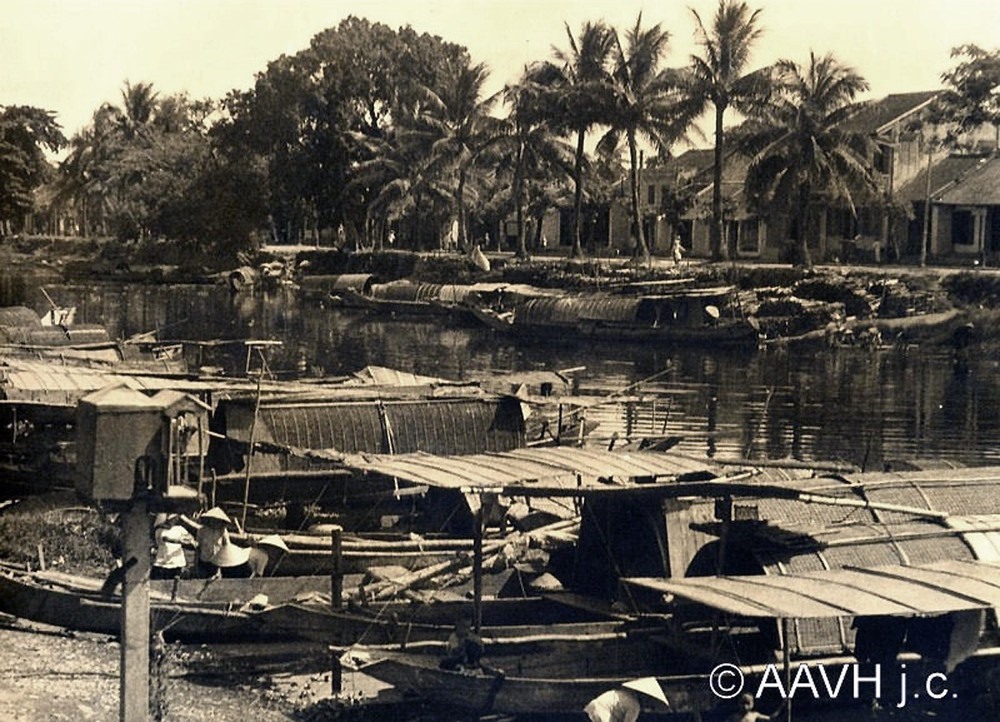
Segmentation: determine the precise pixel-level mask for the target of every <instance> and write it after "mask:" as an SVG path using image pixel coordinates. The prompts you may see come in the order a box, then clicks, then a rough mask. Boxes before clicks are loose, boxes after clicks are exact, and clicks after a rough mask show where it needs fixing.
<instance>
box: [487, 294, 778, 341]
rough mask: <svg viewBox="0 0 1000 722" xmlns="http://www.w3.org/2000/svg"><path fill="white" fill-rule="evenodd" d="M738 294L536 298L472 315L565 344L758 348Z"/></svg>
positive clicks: (493, 325)
mask: <svg viewBox="0 0 1000 722" xmlns="http://www.w3.org/2000/svg"><path fill="white" fill-rule="evenodd" d="M732 293H733V289H731V288H729V287H720V288H688V289H677V290H675V291H672V292H670V293H662V294H658V295H647V296H624V295H612V294H588V295H563V296H553V297H546V298H533V299H529V300H526V301H524V302H521V303H516V304H513V305H511V306H508V307H506V308H503V309H499V310H498V309H497V308H487V307H473V308H472V309H471V310H472V313H473V315H474V316H475V317H476V318H477V319H478V320H479V321H480V322H482V323H483V324H485V325H486V326H488V327H490V328H492V329H493V330H495V331H499V332H502V333H506V334H513V335H516V336H521V337H526V338H532V339H543V340H549V341H556V342H560V343H565V342H566V341H569V340H580V339H597V340H613V341H616V342H620V341H635V342H642V343H655V342H665V343H677V344H703V343H706V344H707V343H711V344H713V345H719V344H723V345H727V346H756V345H757V341H758V337H759V334H758V330H757V328H756V326H755V324H754V323H753V321H752V319H749V318H744V317H743V316H742V315H741V314H739V313H737V312H736V310H735V309H731V308H728V306H727V302H728V298H729V296H731V295H732ZM727 309H728V310H727Z"/></svg>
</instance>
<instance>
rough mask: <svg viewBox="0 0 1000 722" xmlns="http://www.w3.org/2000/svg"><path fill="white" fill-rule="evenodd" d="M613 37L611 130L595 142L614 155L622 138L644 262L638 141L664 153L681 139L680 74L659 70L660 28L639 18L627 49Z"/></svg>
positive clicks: (663, 43)
mask: <svg viewBox="0 0 1000 722" xmlns="http://www.w3.org/2000/svg"><path fill="white" fill-rule="evenodd" d="M615 38H616V43H615V68H614V73H613V81H614V84H613V86H612V101H613V105H612V115H611V117H610V119H609V120H610V122H609V125H610V129H609V130H608V132H607V133H606V134H605V135H604V136H603V137H602V138H601V140H600V142H599V143H598V150H599V151H600V152H603V153H611V152H614V150H616V149H617V148H618V146H619V144H620V142H621V141H622V139H623V138H624V141H625V143H626V147H627V148H628V154H629V187H630V189H631V206H632V224H633V228H634V234H635V241H636V243H635V248H634V256H635V258H636V259H641V260H644V261H648V260H649V247H648V246H647V244H646V234H645V231H644V230H643V226H642V218H641V216H640V214H639V185H638V184H639V140H640V139H645V140H646V141H648V142H649V143H651V144H652V145H653V147H654V148H655V149H656V150H657V151H661V152H666V151H667V150H668V149H669V147H670V146H671V145H672V144H673V143H674V142H675V141H677V140H678V139H680V138H681V137H683V136H684V132H685V130H686V129H687V127H688V124H689V121H688V119H687V117H685V116H684V115H683V114H680V113H678V112H677V109H678V106H679V103H680V96H679V94H678V92H677V89H678V87H679V77H678V75H677V74H676V73H674V72H672V71H666V70H661V69H660V64H661V62H662V61H663V58H664V56H665V55H666V52H667V41H668V38H669V35H668V33H667V31H666V30H664V29H663V28H661V27H660V25H659V24H657V25H654V26H652V27H651V28H643V27H642V15H641V14H640V15H639V17H638V19H637V20H636V23H635V26H634V27H632V28H630V29H629V31H628V32H627V33H626V35H625V45H622V43H621V40H620V38H619V37H618V35H617V34H616V35H615Z"/></svg>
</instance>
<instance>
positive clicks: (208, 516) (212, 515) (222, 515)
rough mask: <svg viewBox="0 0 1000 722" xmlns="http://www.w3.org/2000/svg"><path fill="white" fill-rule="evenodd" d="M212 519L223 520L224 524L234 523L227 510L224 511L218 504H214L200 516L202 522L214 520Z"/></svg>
mask: <svg viewBox="0 0 1000 722" xmlns="http://www.w3.org/2000/svg"><path fill="white" fill-rule="evenodd" d="M212 520H214V521H221V522H222V523H223V524H232V523H233V520H232V519H230V518H229V515H228V514H226V512H224V511H222V509H220V508H219V507H217V506H213V507H212V508H211V509H209V510H208V511H206V512H205V513H204V514H202V515H201V517H200V521H202V522H206V521H212Z"/></svg>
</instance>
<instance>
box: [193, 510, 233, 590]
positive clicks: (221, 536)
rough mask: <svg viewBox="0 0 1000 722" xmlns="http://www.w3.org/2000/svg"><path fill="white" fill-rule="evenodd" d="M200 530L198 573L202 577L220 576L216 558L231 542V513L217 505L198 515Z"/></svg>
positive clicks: (197, 539)
mask: <svg viewBox="0 0 1000 722" xmlns="http://www.w3.org/2000/svg"><path fill="white" fill-rule="evenodd" d="M198 522H199V524H200V526H198V531H197V533H196V535H195V539H196V541H197V544H198V559H197V564H196V571H197V575H198V576H199V577H201V578H202V579H208V578H211V577H217V576H219V574H220V572H219V569H220V567H219V565H218V564H216V562H215V559H216V557H217V556H218V554H219V552H220V551H221V550H222V548H223V547H224V546H225V545H227V544H229V529H228V528H229V526H230V525H231V524H232V523H233V521H232V519H230V518H229V515H228V514H226V512H224V511H223V510H222V509H220V508H219V507H217V506H213V507H212V508H211V509H209V510H208V511H206V512H205V513H203V514H202V515H201V516H200V517H198Z"/></svg>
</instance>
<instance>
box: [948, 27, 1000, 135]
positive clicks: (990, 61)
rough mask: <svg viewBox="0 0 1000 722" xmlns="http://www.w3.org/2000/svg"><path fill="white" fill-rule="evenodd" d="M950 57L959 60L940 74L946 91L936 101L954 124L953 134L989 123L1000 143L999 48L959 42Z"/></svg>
mask: <svg viewBox="0 0 1000 722" xmlns="http://www.w3.org/2000/svg"><path fill="white" fill-rule="evenodd" d="M951 57H953V58H961V59H962V60H961V62H959V63H958V64H957V65H956V66H955V67H954V68H952V69H951V70H948V71H947V72H945V73H943V74H942V75H941V80H942V81H944V83H945V85H946V90H945V92H944V93H943V94H942V95H941V96H940V98H939V102H940V106H941V111H942V112H943V114H944V115H945V116H946V117H947V119H949V120H950V121H951V122H952V123H954V125H955V130H956V131H957V132H956V133H955V134H954V135H957V134H959V133H964V132H968V131H972V130H976V129H978V128H980V127H981V126H983V125H992V126H993V127H994V128H995V129H996V133H997V141H998V143H997V144H998V145H1000V50H993V51H987V50H984V49H982V48H980V47H979V46H977V45H960V46H959V47H957V48H953V49H952V51H951ZM953 140H954V138H953Z"/></svg>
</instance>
